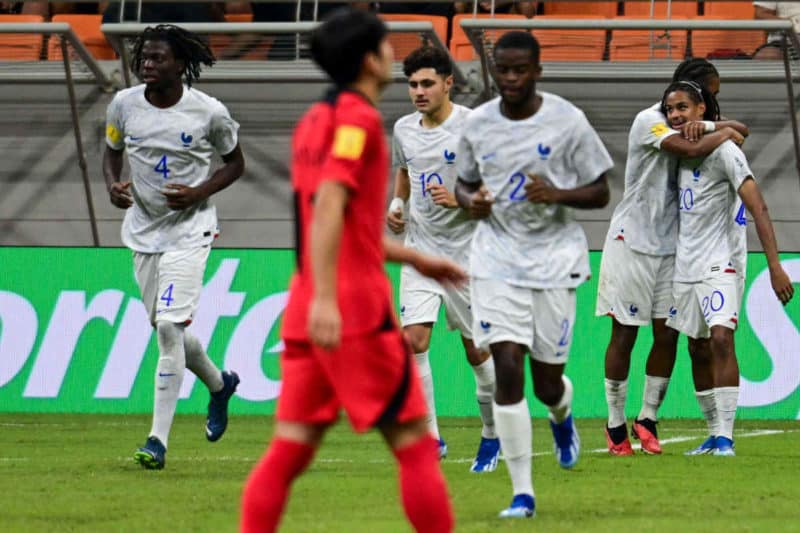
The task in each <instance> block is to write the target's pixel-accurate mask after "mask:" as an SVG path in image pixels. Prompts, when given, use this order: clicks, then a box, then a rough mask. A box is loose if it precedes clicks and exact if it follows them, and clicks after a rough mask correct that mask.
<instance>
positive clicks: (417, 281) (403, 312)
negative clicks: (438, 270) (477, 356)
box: [400, 265, 472, 339]
mask: <svg viewBox="0 0 800 533" xmlns="http://www.w3.org/2000/svg"><path fill="white" fill-rule="evenodd" d="M441 304H444V313H445V318H446V319H447V327H448V328H449V329H457V330H458V331H460V332H461V335H463V336H464V337H465V338H467V339H471V338H472V308H471V307H470V301H469V287H468V286H464V287H458V288H456V287H443V286H442V285H441V284H439V283H438V282H436V281H434V280H432V279H430V278H427V277H425V276H423V275H422V274H420V273H419V272H417V271H416V270H414V268H413V267H410V266H408V265H403V268H402V269H401V270H400V323H401V324H402V325H403V327H405V326H411V325H414V324H426V323H434V322H436V320H437V319H438V318H439V306H440V305H441Z"/></svg>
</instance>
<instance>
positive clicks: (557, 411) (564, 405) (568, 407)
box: [547, 375, 573, 424]
mask: <svg viewBox="0 0 800 533" xmlns="http://www.w3.org/2000/svg"><path fill="white" fill-rule="evenodd" d="M561 382H562V383H564V393H563V394H562V395H561V399H560V400H558V403H556V404H555V405H548V406H547V410H548V411H550V420H552V421H553V423H555V424H560V423H561V422H563V421H564V420H566V419H567V418H568V417H569V415H570V413H572V390H573V389H572V381H571V380H570V379H569V378H568V377H567V376H565V375H562V376H561Z"/></svg>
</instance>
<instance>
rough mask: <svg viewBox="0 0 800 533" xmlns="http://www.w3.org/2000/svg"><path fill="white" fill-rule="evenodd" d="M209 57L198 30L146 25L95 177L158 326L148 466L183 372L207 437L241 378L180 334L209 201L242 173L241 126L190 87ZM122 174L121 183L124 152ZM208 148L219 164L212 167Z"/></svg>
mask: <svg viewBox="0 0 800 533" xmlns="http://www.w3.org/2000/svg"><path fill="white" fill-rule="evenodd" d="M213 63H214V55H213V54H212V53H211V50H209V48H208V46H207V45H206V44H205V42H204V41H203V40H202V39H200V38H198V37H197V36H196V35H194V34H192V33H190V32H188V31H186V30H184V29H182V28H179V27H177V26H171V25H158V26H155V27H148V28H146V29H145V30H144V32H143V33H142V34H141V35H140V36H139V37H138V39H137V40H136V43H135V45H134V49H133V61H132V69H133V71H134V72H135V73H136V74H137V75H138V76H139V78H140V79H141V80H142V81H143V82H144V83H143V84H142V85H137V86H135V87H131V88H130V89H125V90H123V91H120V92H118V93H117V94H116V95H115V96H114V99H113V100H112V101H111V104H110V105H109V106H108V111H107V125H106V150H105V154H104V156H103V175H104V177H105V180H106V185H107V186H108V190H109V194H110V197H111V203H112V204H114V205H115V206H117V207H119V208H120V209H125V210H127V211H126V213H125V220H124V221H123V223H122V242H124V243H125V245H126V246H127V247H128V248H130V249H131V250H133V264H134V273H135V275H136V281H137V283H138V284H139V289H140V290H141V293H142V300H143V302H144V305H145V308H146V309H147V312H148V314H149V316H150V322H151V323H152V324H153V327H154V328H155V330H156V337H157V340H158V351H159V359H158V365H157V366H156V377H155V402H154V407H153V425H152V428H151V429H150V435H149V436H148V438H147V442H146V443H145V444H144V446H142V447H141V448H139V449H138V450H137V451H136V453H135V454H134V459H135V460H136V462H137V463H139V464H140V465H142V466H143V467H144V468H148V469H161V468H164V462H165V456H166V452H167V446H168V442H167V438H168V436H169V430H170V426H172V418H173V416H174V415H175V407H176V405H177V402H178V394H179V392H180V389H181V383H182V382H183V374H184V369H185V368H188V369H189V370H190V371H192V372H193V373H194V374H196V375H197V377H199V378H200V379H201V380H202V381H203V383H204V384H205V385H206V387H208V390H209V391H210V393H211V401H210V402H209V404H208V419H207V421H206V438H207V439H208V440H209V441H212V442H213V441H216V440H218V439H219V438H220V437H222V434H223V433H224V432H225V429H226V427H227V425H228V401H229V399H230V397H231V396H232V395H233V393H234V391H235V390H236V387H237V385H238V384H239V376H238V375H237V374H236V373H235V372H228V371H226V372H220V370H219V369H218V368H217V367H216V366H215V365H214V363H213V362H212V361H211V360H210V359H209V358H208V355H207V354H206V352H205V350H204V349H203V347H202V346H201V344H200V341H199V340H198V339H197V338H196V337H194V336H193V335H192V334H191V333H190V332H189V331H187V330H186V326H188V325H189V324H190V323H191V321H192V317H193V316H194V312H195V309H196V307H197V301H198V299H199V298H200V292H201V290H202V288H203V273H204V271H205V268H206V260H207V259H208V252H209V249H210V246H211V243H212V241H213V240H214V238H215V237H216V235H217V214H216V210H215V208H214V206H213V205H212V204H211V202H210V201H209V197H210V196H211V195H213V194H214V193H216V192H217V191H220V190H222V189H224V188H225V187H227V186H229V185H230V184H231V183H233V182H234V181H236V179H237V178H238V177H239V176H241V175H242V172H243V171H244V157H243V156H242V151H241V149H240V148H239V141H238V130H239V125H238V124H237V123H236V122H235V121H234V120H233V119H232V118H231V116H230V114H229V113H228V110H227V109H226V108H225V106H224V105H223V104H222V103H220V102H219V101H218V100H216V99H215V98H212V97H211V96H208V95H206V94H204V93H202V92H200V91H198V90H197V89H192V88H191V85H192V82H194V81H195V80H197V79H198V76H199V74H200V69H201V68H202V65H206V66H211V65H212V64H213ZM124 151H127V153H128V162H129V164H130V180H129V181H121V174H122V157H123V152H124ZM214 151H216V152H217V153H219V154H220V155H221V156H222V161H223V163H224V164H223V165H222V166H221V167H220V168H219V169H217V170H216V171H215V172H214V173H213V174H212V173H211V172H210V164H211V156H212V155H213V153H214Z"/></svg>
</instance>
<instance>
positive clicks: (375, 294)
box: [282, 91, 393, 340]
mask: <svg viewBox="0 0 800 533" xmlns="http://www.w3.org/2000/svg"><path fill="white" fill-rule="evenodd" d="M388 171H389V149H388V147H387V144H386V139H385V137H384V132H383V120H382V118H381V115H380V113H379V112H378V110H377V109H375V107H374V106H372V104H370V103H369V102H368V101H367V100H366V98H364V97H363V96H361V95H359V94H357V93H354V92H349V91H347V92H341V93H339V94H338V97H337V96H332V97H331V98H329V99H328V100H327V101H324V102H319V103H317V104H315V105H313V106H312V107H311V109H309V110H308V112H306V114H305V115H304V116H303V118H302V119H301V120H300V122H299V123H298V124H297V127H296V128H295V131H294V135H293V138H292V188H293V189H294V192H295V208H296V221H295V224H296V230H295V237H296V249H297V272H296V273H295V275H294V276H293V277H292V281H291V284H290V289H289V302H288V303H287V306H286V312H285V314H284V317H283V330H282V335H283V337H284V338H285V339H292V340H307V339H308V332H307V326H308V308H309V305H310V303H311V299H312V297H313V290H314V289H313V276H312V272H311V254H310V247H309V244H310V236H311V221H312V219H313V216H314V209H313V208H314V204H313V202H314V195H315V193H316V191H317V188H318V187H319V184H320V183H321V182H322V181H324V180H333V181H336V182H339V183H341V184H343V185H344V186H346V187H347V189H348V190H349V193H350V194H349V198H348V202H347V207H346V209H345V211H344V227H343V229H342V238H341V243H340V246H339V258H338V263H337V268H336V276H337V278H336V280H337V284H336V290H337V300H338V304H339V312H340V313H341V316H342V336H343V337H346V336H352V335H357V334H362V333H368V332H372V331H377V330H378V329H379V328H380V327H381V326H382V325H383V324H385V322H386V320H387V317H391V316H393V310H392V290H391V285H390V283H389V279H388V277H387V276H386V271H385V269H384V260H385V253H384V250H383V224H384V216H385V206H384V203H385V198H386V188H387V186H388V183H389V173H388Z"/></svg>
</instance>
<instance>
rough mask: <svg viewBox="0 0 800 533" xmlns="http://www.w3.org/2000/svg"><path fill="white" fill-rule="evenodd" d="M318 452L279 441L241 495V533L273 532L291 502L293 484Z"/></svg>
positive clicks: (261, 462) (255, 469) (275, 441)
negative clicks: (288, 501) (288, 502)
mask: <svg viewBox="0 0 800 533" xmlns="http://www.w3.org/2000/svg"><path fill="white" fill-rule="evenodd" d="M315 451H316V448H314V447H313V446H310V445H308V444H304V443H301V442H294V441H291V440H286V439H281V438H280V437H276V438H274V439H273V440H272V443H270V445H269V448H268V449H267V451H266V453H265V454H264V456H263V457H262V458H261V460H260V461H259V462H258V464H257V465H256V466H255V468H253V471H252V472H251V473H250V477H248V478H247V482H246V483H245V486H244V493H243V494H242V517H241V521H240V524H239V526H240V531H241V532H242V533H256V532H258V533H263V532H272V531H276V530H277V529H278V524H279V523H280V520H281V515H282V514H283V509H284V507H285V506H286V500H287V499H288V498H289V489H290V488H291V486H292V482H293V481H294V480H295V479H296V478H297V477H298V476H299V475H300V474H302V473H303V471H304V470H305V469H306V467H308V465H309V463H311V459H313V457H314V452H315Z"/></svg>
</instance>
